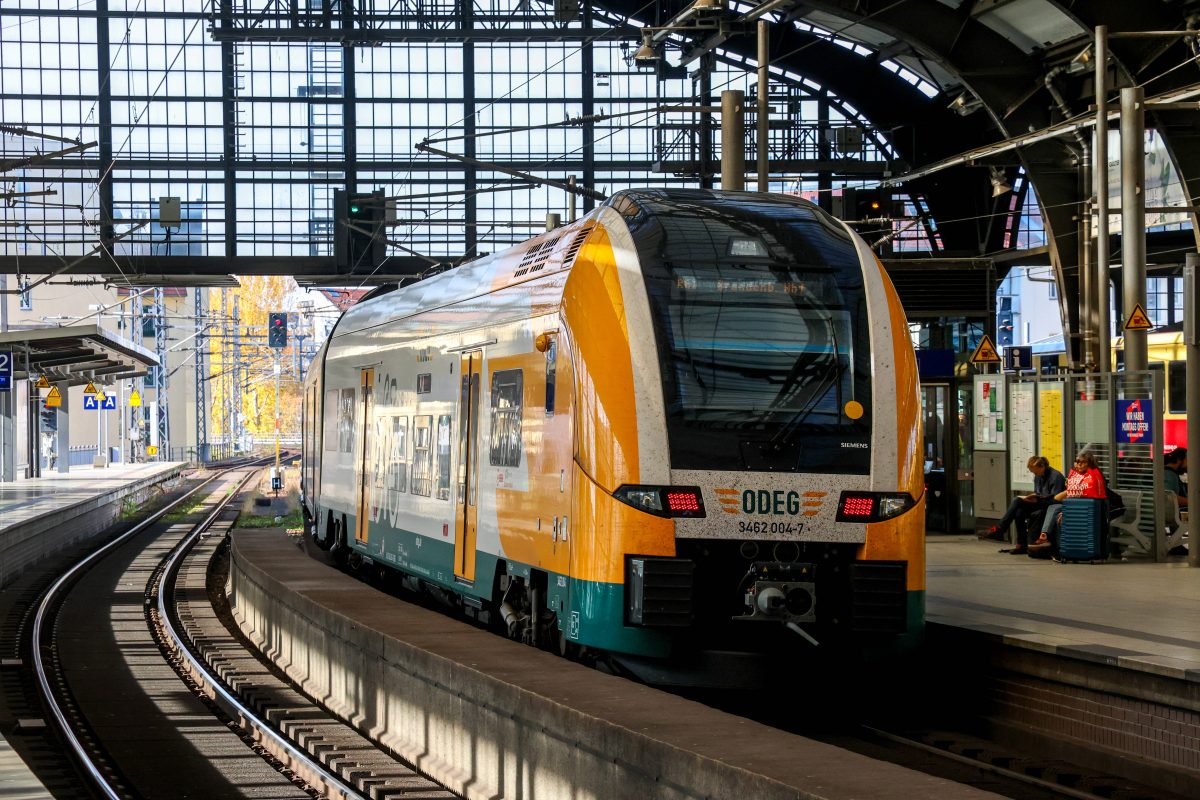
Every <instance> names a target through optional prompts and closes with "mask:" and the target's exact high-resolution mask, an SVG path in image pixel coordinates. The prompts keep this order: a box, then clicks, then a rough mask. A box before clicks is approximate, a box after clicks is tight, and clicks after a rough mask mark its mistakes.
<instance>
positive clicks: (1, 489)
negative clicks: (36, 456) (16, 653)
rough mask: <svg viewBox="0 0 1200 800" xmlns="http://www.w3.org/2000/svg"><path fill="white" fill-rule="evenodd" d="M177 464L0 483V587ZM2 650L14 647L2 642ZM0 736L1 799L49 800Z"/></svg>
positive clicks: (85, 533)
mask: <svg viewBox="0 0 1200 800" xmlns="http://www.w3.org/2000/svg"><path fill="white" fill-rule="evenodd" d="M184 466H185V465H184V464H182V463H176V462H156V463H150V464H116V465H112V466H109V467H102V468H96V467H89V466H81V467H72V468H71V471H70V472H69V473H59V472H54V473H51V474H48V475H46V476H44V477H41V478H32V479H25V480H19V481H15V482H11V483H0V587H4V586H8V585H9V584H11V583H13V582H14V581H15V580H17V579H18V578H19V577H20V576H21V575H22V574H24V573H25V572H26V571H27V570H29V568H30V567H32V566H33V565H34V564H36V563H37V562H38V561H40V560H42V559H43V558H45V557H47V556H49V555H52V554H54V553H56V552H59V551H61V550H62V549H63V548H64V547H67V546H68V545H70V544H72V543H74V542H78V541H80V540H82V539H86V538H88V537H90V536H93V535H95V534H97V533H99V532H100V531H101V530H104V529H105V528H107V527H108V526H109V525H111V524H112V523H113V522H115V521H116V520H117V518H118V517H120V515H121V513H122V512H123V511H125V510H127V509H128V508H130V507H131V506H132V505H133V504H135V503H141V502H143V501H144V500H146V499H148V498H149V497H150V496H151V494H153V493H154V492H156V491H158V489H157V488H156V487H158V486H159V485H160V484H162V483H164V482H166V481H170V480H173V479H174V478H176V477H177V476H178V475H179V474H180V473H181V472H182V471H183V468H184ZM3 645H4V646H5V647H6V649H8V648H10V647H15V643H14V642H8V641H4V642H3ZM6 735H11V731H0V797H5V798H14V800H35V798H37V799H40V798H50V797H53V794H52V793H51V792H50V791H49V790H47V789H46V788H45V787H44V786H43V785H42V783H41V781H40V780H39V779H38V777H37V776H36V775H34V773H33V772H32V771H31V770H30V769H29V767H28V766H27V765H26V764H25V762H24V761H23V760H22V759H21V756H20V755H19V754H18V753H17V752H16V751H15V750H14V749H13V747H12V745H11V744H10V742H9V741H8V740H6V739H5V736H6Z"/></svg>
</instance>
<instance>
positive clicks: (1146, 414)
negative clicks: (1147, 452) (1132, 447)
mask: <svg viewBox="0 0 1200 800" xmlns="http://www.w3.org/2000/svg"><path fill="white" fill-rule="evenodd" d="M1116 402H1117V441H1118V442H1122V443H1124V444H1153V443H1154V401H1152V400H1118V401H1116Z"/></svg>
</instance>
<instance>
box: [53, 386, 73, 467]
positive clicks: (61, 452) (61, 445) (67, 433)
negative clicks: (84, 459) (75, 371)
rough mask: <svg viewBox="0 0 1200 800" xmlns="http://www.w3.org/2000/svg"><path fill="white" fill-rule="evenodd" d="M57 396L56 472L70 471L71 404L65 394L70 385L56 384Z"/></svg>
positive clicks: (68, 396)
mask: <svg viewBox="0 0 1200 800" xmlns="http://www.w3.org/2000/svg"><path fill="white" fill-rule="evenodd" d="M57 386H58V391H59V394H61V395H62V405H60V406H59V407H58V408H57V409H56V410H57V412H58V415H57V416H58V444H57V448H56V449H57V452H58V471H59V472H70V471H71V404H70V402H69V401H70V395H68V394H67V392H69V391H70V389H71V384H69V383H67V382H66V381H64V382H62V383H59V384H57Z"/></svg>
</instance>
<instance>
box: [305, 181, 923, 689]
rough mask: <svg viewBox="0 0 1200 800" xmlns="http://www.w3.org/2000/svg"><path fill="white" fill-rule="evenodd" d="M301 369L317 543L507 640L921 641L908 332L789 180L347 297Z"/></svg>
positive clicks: (729, 669)
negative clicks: (788, 191) (780, 190)
mask: <svg viewBox="0 0 1200 800" xmlns="http://www.w3.org/2000/svg"><path fill="white" fill-rule="evenodd" d="M303 388H304V402H303V411H302V414H303V442H302V451H303V452H302V467H301V492H302V507H303V509H304V514H305V519H306V524H307V526H308V532H309V535H311V538H312V541H314V542H315V543H316V544H317V545H318V546H320V547H321V548H323V549H326V550H328V551H329V552H330V553H331V554H332V555H333V556H334V557H335V558H336V559H337V560H339V561H342V562H345V563H346V564H347V565H348V566H349V567H350V568H354V569H357V570H360V571H366V572H369V573H373V574H376V575H380V574H382V575H389V576H393V577H396V578H399V579H400V580H401V582H403V583H404V584H405V585H407V586H408V587H410V588H417V589H420V590H422V591H424V592H427V593H429V594H430V595H431V596H434V597H437V598H439V599H440V600H442V601H444V602H445V603H448V604H450V605H452V606H454V607H455V608H457V609H459V610H461V611H462V612H463V613H464V614H466V615H467V616H469V617H474V618H476V619H478V620H480V621H481V622H483V623H486V624H487V625H489V626H492V627H494V628H495V629H496V630H497V632H499V633H503V634H505V635H507V636H510V637H511V638H514V639H517V640H519V641H523V642H526V643H529V644H532V645H536V646H539V647H543V648H546V649H551V650H557V651H558V652H560V653H563V654H566V655H568V656H574V657H578V656H580V655H581V654H588V653H591V654H596V653H601V654H604V657H605V659H606V662H607V663H613V664H617V665H619V666H620V668H621V669H623V670H626V671H628V672H629V673H631V674H633V675H634V676H636V677H638V678H641V679H644V680H647V681H655V682H660V683H671V682H674V681H676V680H683V681H697V682H704V681H710V680H711V681H719V680H720V679H721V678H722V676H725V677H728V676H730V675H732V674H735V673H739V670H742V668H743V666H742V665H762V664H767V665H774V666H776V667H778V666H779V665H784V666H791V667H794V666H795V665H796V664H797V663H800V661H798V659H804V658H812V659H814V660H815V659H817V658H819V657H820V656H821V654H828V653H834V652H837V653H858V654H860V655H861V654H867V653H875V654H881V653H882V654H885V655H886V654H903V653H907V652H910V651H911V649H912V648H913V647H915V646H916V645H917V644H919V642H920V639H921V636H922V634H923V629H924V617H925V614H924V608H925V599H924V598H925V594H924V592H925V549H924V548H925V505H924V503H925V501H924V492H923V482H922V477H923V476H922V466H923V464H922V457H921V440H922V436H921V419H920V417H921V415H920V412H919V409H920V406H919V396H918V377H917V367H916V359H915V356H914V352H913V347H912V343H911V341H910V338H909V330H908V324H907V321H906V318H905V314H904V310H903V308H902V306H901V304H900V300H899V297H898V296H897V293H896V291H895V289H894V287H893V286H892V284H891V281H890V280H889V278H888V276H887V273H886V272H885V270H884V268H883V267H882V265H881V264H880V262H879V260H878V259H877V258H876V257H875V255H874V254H873V253H872V251H871V249H870V248H869V247H868V246H867V244H866V243H865V242H864V241H863V240H862V239H861V238H860V237H859V236H858V235H857V234H856V233H855V232H854V231H852V230H851V229H850V228H849V227H848V226H847V225H846V224H845V223H843V222H841V221H839V220H837V219H835V218H834V217H832V216H830V215H829V214H827V213H825V212H824V211H822V210H821V209H820V208H818V207H817V206H816V205H814V204H812V203H809V202H808V201H806V200H803V199H800V198H798V197H793V196H787V195H778V194H760V193H751V192H724V191H710V190H700V189H696V190H682V189H681V190H665V189H664V190H659V189H653V190H651V189H646V190H627V191H621V192H619V193H617V194H614V195H613V196H612V197H611V198H609V199H608V200H607V201H605V202H604V203H603V204H602V205H600V206H599V207H598V208H596V209H595V210H593V211H591V212H590V213H588V214H587V215H586V216H584V217H582V218H581V219H579V220H578V221H575V222H572V223H571V224H567V225H564V226H562V227H559V228H558V229H555V230H551V231H548V232H546V233H544V234H541V235H539V236H536V237H535V238H533V239H531V240H529V241H527V242H525V243H523V244H520V245H517V246H515V247H513V248H511V249H508V250H505V251H503V252H498V253H495V254H491V255H487V256H484V257H481V258H479V259H478V260H475V261H473V262H470V263H467V264H464V265H462V266H459V267H456V268H454V269H451V270H448V271H445V272H443V273H441V274H438V275H435V276H433V277H429V278H427V279H425V280H421V281H418V282H416V283H413V284H411V285H407V286H404V287H402V288H397V287H396V286H394V285H393V286H386V287H381V288H380V289H378V290H376V291H375V292H373V293H372V294H371V295H368V296H367V297H364V298H363V299H362V300H361V301H360V302H359V303H358V304H357V305H355V306H353V307H351V308H349V309H348V310H346V311H345V312H344V313H343V314H342V316H341V317H340V318H339V319H338V321H337V323H336V325H335V327H334V329H333V331H332V332H331V334H330V336H329V338H328V339H327V341H326V342H325V343H324V345H323V346H322V347H321V348H320V350H319V351H318V353H317V355H316V357H315V360H314V362H313V365H312V367H311V369H310V370H309V373H308V376H307V378H306V380H305V383H304V387H303ZM758 668H759V667H758V666H745V669H746V670H748V671H750V672H752V671H753V670H755V669H758ZM739 674H740V673H739Z"/></svg>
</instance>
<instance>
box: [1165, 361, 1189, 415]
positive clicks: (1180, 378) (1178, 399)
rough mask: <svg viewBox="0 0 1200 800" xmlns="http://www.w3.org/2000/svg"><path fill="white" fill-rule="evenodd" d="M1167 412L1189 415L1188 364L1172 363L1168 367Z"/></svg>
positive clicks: (1183, 362) (1181, 362)
mask: <svg viewBox="0 0 1200 800" xmlns="http://www.w3.org/2000/svg"><path fill="white" fill-rule="evenodd" d="M1167 412H1168V413H1171V414H1186V413H1187V362H1186V361H1172V362H1170V363H1169V364H1168V365H1167Z"/></svg>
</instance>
